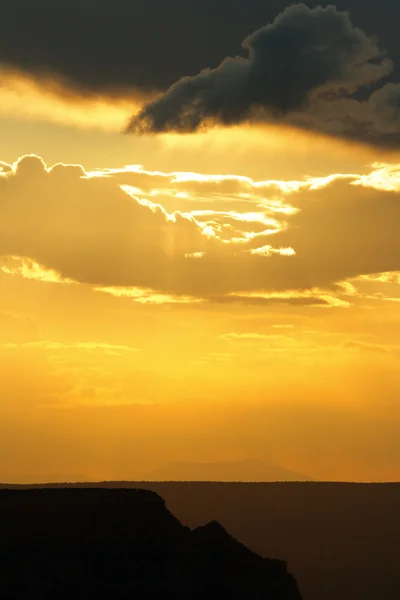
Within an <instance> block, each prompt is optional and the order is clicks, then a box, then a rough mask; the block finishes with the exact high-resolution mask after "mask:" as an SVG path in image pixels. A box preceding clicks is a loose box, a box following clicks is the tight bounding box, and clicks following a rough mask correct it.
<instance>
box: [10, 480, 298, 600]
mask: <svg viewBox="0 0 400 600" xmlns="http://www.w3.org/2000/svg"><path fill="white" fill-rule="evenodd" d="M205 597H211V598H221V599H225V598H227V599H229V598H231V599H236V598H237V599H239V598H246V599H248V600H253V599H260V600H262V599H263V600H301V596H300V594H299V591H298V589H297V585H296V582H295V580H294V579H293V577H292V576H291V575H290V574H288V573H287V571H286V564H285V563H284V562H283V561H279V560H270V559H264V558H261V557H260V556H258V555H257V554H254V553H253V552H251V551H250V550H248V549H247V548H246V547H245V546H243V545H242V544H240V543H239V542H237V541H236V540H235V539H234V538H232V537H231V536H230V535H229V534H228V533H227V532H226V531H225V530H224V528H223V527H222V526H221V525H219V523H217V522H215V521H213V522H211V523H209V524H208V525H205V526H203V527H199V528H197V529H194V530H190V529H189V528H188V527H184V526H183V525H181V523H180V522H179V521H178V520H177V519H176V518H175V517H174V516H173V515H172V514H171V513H170V512H169V511H168V510H167V508H166V507H165V503H164V501H163V499H162V498H161V497H160V496H158V495H157V494H156V493H154V492H150V491H144V490H135V489H131V490H107V489H58V490H54V489H47V490H30V491H16V490H13V491H11V490H3V491H1V492H0V598H2V599H4V600H6V599H7V600H11V599H15V600H17V599H18V600H19V599H22V598H24V599H25V598H31V599H34V600H36V599H41V600H42V599H43V600H56V599H57V600H64V599H67V598H68V599H71V600H76V599H82V600H83V599H85V600H86V599H92V598H93V599H97V598H100V599H101V598H110V599H111V598H112V599H117V600H118V599H119V598H136V599H138V598H143V599H144V598H146V599H147V598H149V599H150V598H151V599H153V598H154V599H155V598H171V599H172V598H174V599H177V600H180V599H182V600H183V599H185V600H187V599H190V598H193V599H200V598H205Z"/></svg>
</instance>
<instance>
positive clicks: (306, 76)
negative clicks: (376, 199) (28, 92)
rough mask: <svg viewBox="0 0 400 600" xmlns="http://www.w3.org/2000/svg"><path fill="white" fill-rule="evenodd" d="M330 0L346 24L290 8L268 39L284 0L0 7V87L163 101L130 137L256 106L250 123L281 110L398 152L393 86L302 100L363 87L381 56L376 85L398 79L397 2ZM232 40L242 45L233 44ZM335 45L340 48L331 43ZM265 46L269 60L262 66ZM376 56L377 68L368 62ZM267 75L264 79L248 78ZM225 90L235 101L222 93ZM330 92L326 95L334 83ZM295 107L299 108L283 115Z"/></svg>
mask: <svg viewBox="0 0 400 600" xmlns="http://www.w3.org/2000/svg"><path fill="white" fill-rule="evenodd" d="M334 3H335V5H337V9H338V11H342V10H349V11H350V15H351V21H352V23H354V24H355V26H356V27H352V26H351V25H350V22H349V21H348V20H347V21H346V19H345V18H344V17H342V18H340V17H338V13H336V21H334V20H333V18H332V15H333V11H332V9H329V10H327V11H325V12H324V11H322V13H321V9H319V12H318V11H316V12H315V13H312V14H313V15H314V17H313V18H312V19H309V22H306V18H305V16H304V14H303V17H302V19H301V18H300V15H299V13H300V12H301V11H300V9H298V8H297V9H293V8H292V9H291V10H292V11H295V10H297V18H298V19H299V20H298V22H297V25H296V26H295V25H293V23H292V25H291V26H289V25H288V21H289V18H288V16H287V15H288V14H289V15H290V12H289V13H285V14H286V17H285V19H283V20H282V17H281V25H280V27H279V28H278V27H275V28H274V32H275V33H274V35H271V31H270V29H269V30H268V32H269V33H268V35H265V34H266V31H267V30H266V29H265V25H266V24H268V23H272V22H273V21H274V19H275V18H276V17H277V15H279V14H280V13H282V11H284V10H285V9H287V8H288V6H290V5H291V4H292V3H291V2H290V1H288V0H114V1H113V2H110V1H109V0H57V2H49V0H13V1H12V2H8V3H4V6H2V9H1V20H0V85H1V78H2V76H4V74H5V73H7V72H8V71H9V70H10V69H11V70H12V71H16V72H17V73H23V74H26V75H28V76H29V77H30V78H32V77H33V78H34V80H35V82H36V83H37V85H39V86H40V85H43V86H46V85H47V86H48V85H49V83H50V86H51V91H52V92H54V93H55V94H60V95H63V96H64V97H67V98H68V95H69V94H72V95H73V96H76V95H78V96H82V97H90V96H98V95H102V96H105V97H109V98H121V97H132V99H135V103H136V99H137V96H139V97H142V98H143V94H146V93H147V92H153V93H154V92H155V93H157V94H163V93H164V95H163V96H161V100H160V103H157V104H156V105H153V104H150V105H149V106H148V108H147V110H146V111H145V112H144V113H142V115H141V118H140V119H139V120H136V121H134V122H133V125H132V129H133V130H137V129H139V130H142V129H146V130H147V129H148V128H149V122H150V129H152V130H153V129H155V130H159V129H161V130H163V129H166V128H170V127H172V128H177V129H180V130H182V129H184V130H185V129H190V128H192V127H196V126H197V125H198V124H199V123H200V122H202V119H203V117H205V118H206V119H208V118H209V117H211V118H214V119H220V120H222V121H223V122H227V123H230V122H236V121H237V120H238V119H244V118H247V117H248V115H249V113H251V112H252V109H253V104H255V105H256V106H260V105H261V106H262V111H263V112H264V114H258V115H257V118H259V119H260V118H263V119H266V118H268V119H275V120H276V119H277V118H279V119H282V114H284V112H285V111H286V113H287V116H286V121H288V122H289V124H292V125H296V126H300V127H306V128H309V129H314V130H322V131H325V132H327V133H330V134H333V135H339V136H346V137H350V138H355V139H361V140H364V141H369V142H373V143H376V144H380V145H392V146H398V145H400V134H399V126H398V122H397V121H398V119H397V108H396V107H397V102H398V98H399V91H398V88H397V87H384V88H383V89H381V90H378V92H377V93H376V95H375V96H370V97H369V95H370V94H371V92H374V90H376V89H377V88H378V87H379V86H378V85H377V83H376V82H375V84H374V83H373V84H372V87H370V88H365V87H362V88H360V90H359V92H358V93H357V96H356V97H355V98H353V97H350V98H348V97H347V98H343V97H341V98H339V99H336V100H335V102H332V97H329V100H331V101H330V102H327V101H326V98H322V99H321V98H320V97H319V98H315V97H314V95H313V94H314V91H315V89H316V88H318V89H319V86H320V85H322V86H326V84H327V83H328V84H330V85H331V84H332V83H334V82H336V83H337V81H338V80H340V81H341V83H342V85H343V89H344V90H345V91H346V92H347V93H348V94H349V93H350V91H351V85H352V84H353V85H354V87H356V86H357V85H363V84H366V83H368V82H370V83H371V82H373V81H375V80H376V79H377V78H378V75H379V74H380V75H383V74H384V72H386V71H388V70H389V63H388V60H389V58H390V59H391V60H393V65H394V69H393V71H392V73H391V75H389V77H387V78H386V80H383V82H382V85H383V84H386V83H387V82H389V83H392V84H393V85H396V83H397V82H398V81H400V72H399V71H400V69H399V65H400V51H399V46H398V28H397V23H398V17H399V16H400V6H399V3H398V0H335V2H334ZM307 4H308V6H309V7H310V9H312V8H315V7H316V6H318V4H321V5H322V6H323V7H325V8H327V6H328V5H329V2H328V3H327V2H323V1H320V2H318V1H317V2H315V1H310V2H308V3H307ZM317 14H318V15H319V16H318V18H317V17H316V16H315V15H317ZM321 14H325V15H329V17H326V18H325V17H321ZM324 19H325V21H324ZM284 20H286V25H287V28H286V29H285V27H284V26H283V25H284V23H283V21H284ZM317 22H318V25H319V26H320V28H318V27H316V25H317ZM330 27H331V29H330ZM357 28H358V29H357ZM251 32H255V33H253V34H251ZM285 32H286V33H285ZM322 32H325V34H326V38H325V37H323V35H322ZM362 32H365V34H364V33H362ZM249 34H250V35H249ZM281 34H282V36H281ZM306 34H308V35H309V36H310V37H307V35H306ZM371 35H372V36H376V39H377V40H379V44H380V47H382V48H383V49H385V50H387V52H388V54H387V56H388V57H389V58H388V59H382V58H375V59H372V62H371V63H370V64H368V59H369V58H370V59H371V58H372V57H373V56H374V54H375V52H376V51H377V43H376V42H373V41H371V40H370V36H371ZM243 39H246V44H245V47H241V44H240V42H241V40H243ZM339 39H340V40H341V41H342V42H343V46H342V47H341V48H339V47H338V45H337V43H336V42H337V41H338V40H339ZM318 40H320V41H321V40H322V41H323V46H324V45H325V46H326V45H327V43H328V42H330V43H331V46H330V51H332V54H330V52H327V51H326V50H325V51H321V48H319V47H318ZM300 47H301V48H302V50H301V52H298V48H300ZM269 50H271V51H273V53H274V54H276V55H277V58H276V59H271V58H269V59H268V51H269ZM306 50H307V52H309V53H310V56H309V57H308V58H307V57H306V56H305V52H306ZM249 51H250V52H251V53H252V57H253V58H252V59H251V60H250V62H251V67H252V68H251V69H249V68H248V62H249V61H248V60H247V59H248V55H249ZM311 54H312V56H311ZM290 56H291V57H292V62H291V61H290ZM226 57H238V58H235V59H233V58H226ZM355 57H358V58H359V59H360V61H361V64H360V65H358V66H359V67H360V68H359V69H358V70H357V69H356V68H355V67H356V65H355V64H354V62H353V64H352V60H353V59H355ZM382 60H384V61H385V62H384V63H383V65H382V64H381V66H379V62H380V61H381V62H382ZM265 61H266V62H265ZM221 63H222V66H220V67H219V68H218V65H221ZM296 63H298V64H299V68H295V65H296ZM279 64H280V65H281V66H285V68H287V69H288V70H289V74H290V75H291V77H290V78H289V77H288V76H287V73H283V74H282V73H279V69H278V67H279ZM246 65H247V67H246ZM306 65H307V67H306ZM396 65H397V66H396ZM267 67H268V78H263V79H261V80H260V79H258V74H259V73H260V71H261V70H262V69H263V68H267ZM305 67H306V68H305ZM204 68H206V69H209V71H208V75H207V76H205V73H204V72H203V73H202V75H200V76H197V74H198V73H199V72H200V71H201V69H204ZM385 69H386V71H385ZM183 77H188V78H189V79H186V80H182V78H183ZM217 80H218V81H217ZM54 81H55V82H56V85H53V84H52V82H54ZM184 81H186V83H185V85H183V82H184ZM176 82H178V84H176V85H173V84H174V83H176ZM240 82H242V84H243V85H242V87H239V83H240ZM6 83H7V81H6V79H4V85H6ZM170 86H173V87H172V88H171V89H170V90H169V91H168V93H167V94H165V91H166V90H168V88H170ZM232 89H233V90H234V91H235V94H236V95H235V98H234V99H232V97H231V96H230V94H229V93H228V92H229V90H232ZM334 89H335V92H337V87H335V88H334ZM310 91H311V92H312V94H311V95H312V96H313V98H312V100H313V102H311V103H310ZM193 96H195V103H197V108H198V111H197V112H196V111H194V110H193V108H191V109H190V110H189V112H187V110H186V108H184V107H185V106H187V104H188V102H190V99H191V98H193ZM145 97H146V96H145ZM265 103H266V104H265ZM305 106H308V109H305V108H304V107H305ZM299 107H300V108H301V110H294V109H298V108H299ZM266 109H267V110H266ZM182 111H183V112H182ZM132 112H133V109H132ZM266 112H267V113H268V112H269V113H270V114H268V115H267V114H265V113H266Z"/></svg>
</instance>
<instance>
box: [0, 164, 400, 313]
mask: <svg viewBox="0 0 400 600" xmlns="http://www.w3.org/2000/svg"><path fill="white" fill-rule="evenodd" d="M399 189H400V175H399V170H398V168H397V170H396V166H395V165H389V166H385V165H376V166H375V168H374V170H373V171H372V173H371V174H369V175H356V174H348V175H346V174H337V175H332V176H329V177H326V178H317V179H312V178H310V179H304V180H303V181H258V182H256V181H253V180H251V179H249V178H247V177H239V176H234V175H230V176H226V175H225V176H221V175H214V176H213V175H202V174H199V173H170V174H168V173H161V172H154V171H146V170H145V169H143V168H142V167H140V166H136V167H135V166H134V167H126V168H123V169H111V170H103V171H94V172H89V173H87V172H86V171H85V170H84V169H83V168H82V167H80V166H74V165H63V164H58V165H55V166H54V167H52V168H48V167H46V165H45V164H44V163H43V161H42V160H41V159H39V158H38V157H36V156H26V157H23V158H21V159H20V160H19V161H18V162H17V163H15V164H14V165H13V166H12V167H9V168H7V165H4V167H3V175H2V176H1V177H0V198H1V200H0V218H1V220H0V223H1V224H0V256H2V257H3V259H2V260H3V262H2V266H1V271H2V272H3V273H5V274H7V275H11V276H13V275H14V276H21V277H24V278H26V279H31V280H35V281H42V282H50V283H58V284H62V285H71V284H72V283H74V282H78V283H85V284H89V285H90V286H92V287H93V288H94V289H96V290H98V291H101V292H103V293H108V294H111V295H112V296H114V297H117V298H129V299H131V300H133V301H137V302H142V303H143V302H151V303H155V304H159V303H165V302H181V303H190V302H195V301H196V302H198V301H200V300H202V301H204V300H209V301H210V300H212V301H214V302H218V303H220V302H242V303H243V302H250V303H254V304H260V303H268V304H270V303H271V302H272V303H274V302H275V303H287V304H317V305H332V306H347V305H348V304H349V300H350V301H351V300H352V298H349V296H352V295H354V293H353V292H354V290H353V289H352V288H351V286H350V287H347V288H343V286H342V284H341V282H343V281H344V280H349V279H354V278H357V277H359V276H360V275H371V274H374V273H386V272H394V271H399V270H400V262H399V256H400V246H399V237H398V235H397V225H396V224H397V222H398V219H397V218H396V215H398V217H399V219H400V213H399V211H400V208H399V207H400V204H399V195H398V194H399Z"/></svg>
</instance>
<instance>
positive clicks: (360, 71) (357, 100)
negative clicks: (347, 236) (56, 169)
mask: <svg viewBox="0 0 400 600" xmlns="http://www.w3.org/2000/svg"><path fill="white" fill-rule="evenodd" d="M242 45H243V47H244V48H245V49H246V50H247V51H248V57H247V58H243V57H240V56H237V57H236V58H226V59H225V60H223V61H222V62H221V64H220V65H219V66H218V67H217V68H215V69H205V70H203V71H201V72H200V73H199V74H198V75H196V76H194V77H184V78H182V79H180V80H179V81H178V82H176V83H175V84H174V85H172V86H171V87H170V88H169V89H168V91H167V92H166V93H165V94H164V95H162V96H161V97H160V98H158V99H156V100H155V101H153V102H150V103H148V104H147V105H146V106H145V107H144V109H143V110H142V111H141V112H140V113H139V115H137V116H135V117H134V118H133V119H132V122H131V124H130V128H129V130H130V131H132V132H136V133H142V132H149V131H150V132H162V131H170V130H176V131H181V132H190V131H196V130H197V129H199V128H200V127H202V126H205V125H208V124H209V123H210V122H211V123H215V122H220V123H223V124H228V125H229V124H236V123H240V122H243V121H246V120H249V119H256V120H257V119H262V120H266V121H276V120H279V121H285V122H289V123H292V124H296V125H300V126H305V127H310V128H314V129H322V130H324V131H327V132H329V133H334V134H339V135H347V136H349V137H355V138H360V137H361V138H362V139H366V140H369V141H371V142H374V143H376V142H378V143H382V144H385V143H386V144H388V143H390V142H391V140H390V139H387V136H386V134H397V133H400V128H399V123H398V112H399V109H398V104H399V98H400V88H399V86H396V85H391V84H386V85H385V86H383V87H382V88H380V89H378V90H377V91H376V90H375V91H374V92H373V93H372V95H370V96H369V98H368V96H367V98H366V99H363V98H362V97H360V96H357V92H359V91H360V90H361V91H362V90H363V89H364V88H367V87H370V86H371V85H372V84H376V83H377V82H380V81H381V80H382V79H384V78H385V77H387V76H388V75H389V74H390V73H391V71H392V70H393V63H392V61H391V60H390V59H389V58H387V57H386V56H385V52H384V51H382V50H381V49H380V47H379V46H378V44H377V42H376V41H375V40H374V39H373V38H371V37H369V36H367V35H366V34H365V33H364V32H363V31H362V30H361V29H359V28H357V27H355V26H354V25H353V24H352V22H351V20H350V17H349V15H348V13H346V12H343V11H339V10H337V8H336V7H335V6H327V7H321V6H318V7H316V8H310V7H308V6H306V5H304V4H298V5H293V6H291V7H288V8H286V9H285V10H284V11H283V12H282V13H281V14H279V15H278V16H277V17H276V18H275V20H274V21H273V22H272V23H270V24H268V25H266V26H265V27H262V28H261V29H258V30H257V31H255V32H254V33H253V34H252V35H250V36H248V37H247V38H246V39H245V40H244V42H243V44H242Z"/></svg>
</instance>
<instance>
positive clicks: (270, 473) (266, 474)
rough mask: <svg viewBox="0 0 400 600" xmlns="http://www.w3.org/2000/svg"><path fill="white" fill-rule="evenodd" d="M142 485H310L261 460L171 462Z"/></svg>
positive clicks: (145, 477)
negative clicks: (241, 482)
mask: <svg viewBox="0 0 400 600" xmlns="http://www.w3.org/2000/svg"><path fill="white" fill-rule="evenodd" d="M143 481H221V482H224V481H225V482H227V481H246V482H270V481H271V482H272V481H313V480H312V479H311V477H308V476H307V475H303V474H302V473H297V472H296V471H291V470H289V469H285V468H284V467H279V466H275V465H269V464H268V463H265V462H263V461H262V460H252V459H245V460H236V461H221V462H210V463H207V462H199V463H196V462H189V461H174V462H171V463H168V464H167V465H164V466H162V467H159V468H158V469H154V470H153V471H150V472H149V473H147V474H146V475H145V476H144V477H143Z"/></svg>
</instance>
